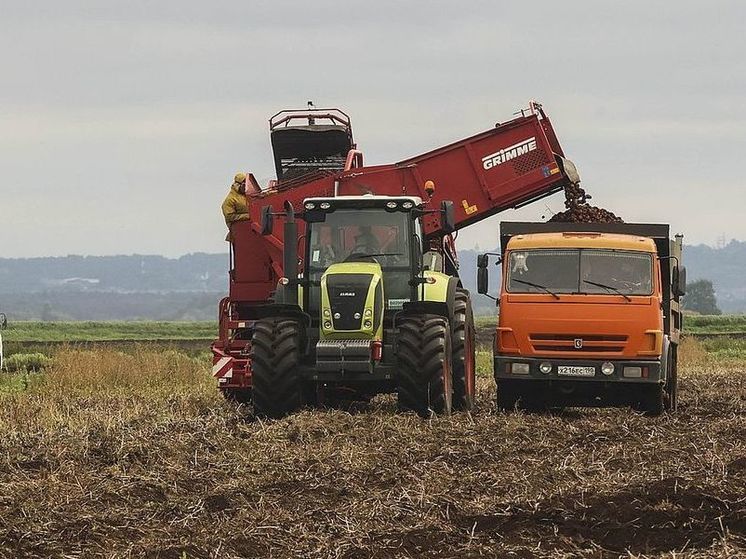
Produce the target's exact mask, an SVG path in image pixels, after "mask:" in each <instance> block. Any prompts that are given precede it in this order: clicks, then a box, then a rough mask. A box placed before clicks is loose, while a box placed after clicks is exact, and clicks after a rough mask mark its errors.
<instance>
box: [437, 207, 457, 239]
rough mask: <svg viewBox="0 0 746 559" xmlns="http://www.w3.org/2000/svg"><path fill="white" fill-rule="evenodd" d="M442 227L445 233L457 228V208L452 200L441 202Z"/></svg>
mask: <svg viewBox="0 0 746 559" xmlns="http://www.w3.org/2000/svg"><path fill="white" fill-rule="evenodd" d="M440 228H441V229H442V230H443V231H444V232H445V233H453V232H454V231H455V230H456V210H455V209H454V208H453V202H451V201H450V200H443V201H442V202H441V203H440Z"/></svg>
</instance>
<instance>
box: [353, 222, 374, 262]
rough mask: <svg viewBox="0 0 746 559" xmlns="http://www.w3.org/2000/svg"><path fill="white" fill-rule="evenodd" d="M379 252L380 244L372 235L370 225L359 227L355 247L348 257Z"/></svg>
mask: <svg viewBox="0 0 746 559" xmlns="http://www.w3.org/2000/svg"><path fill="white" fill-rule="evenodd" d="M380 252H381V243H380V242H379V241H378V237H376V236H375V235H374V234H373V231H372V230H371V228H370V225H361V226H360V229H359V233H358V234H357V235H356V236H355V247H354V248H353V249H352V252H351V253H350V255H353V254H360V255H364V254H378V253H380Z"/></svg>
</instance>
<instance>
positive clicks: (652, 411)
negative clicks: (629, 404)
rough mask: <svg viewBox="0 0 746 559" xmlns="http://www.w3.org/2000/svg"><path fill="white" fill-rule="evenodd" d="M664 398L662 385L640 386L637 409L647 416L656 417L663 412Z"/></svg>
mask: <svg viewBox="0 0 746 559" xmlns="http://www.w3.org/2000/svg"><path fill="white" fill-rule="evenodd" d="M665 400H666V394H665V392H664V390H663V386H662V385H660V384H655V385H652V386H642V387H641V391H640V403H639V406H638V407H637V409H638V410H639V411H641V412H643V413H644V414H645V415H646V416H648V417H658V416H659V415H660V414H662V413H663V409H664V407H665Z"/></svg>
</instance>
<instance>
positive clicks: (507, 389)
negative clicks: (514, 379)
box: [497, 380, 519, 411]
mask: <svg viewBox="0 0 746 559" xmlns="http://www.w3.org/2000/svg"><path fill="white" fill-rule="evenodd" d="M518 399H519V395H518V393H517V391H516V389H515V387H514V386H513V385H512V383H511V382H510V381H504V380H503V381H500V380H498V381H497V409H499V410H502V411H513V410H515V407H516V404H518Z"/></svg>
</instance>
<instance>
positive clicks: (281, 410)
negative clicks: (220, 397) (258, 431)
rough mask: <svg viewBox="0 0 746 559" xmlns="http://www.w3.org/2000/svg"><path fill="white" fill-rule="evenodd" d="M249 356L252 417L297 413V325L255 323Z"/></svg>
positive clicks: (292, 322) (284, 321)
mask: <svg viewBox="0 0 746 559" xmlns="http://www.w3.org/2000/svg"><path fill="white" fill-rule="evenodd" d="M250 356H251V372H252V375H251V378H252V391H253V399H254V413H255V414H256V415H257V416H261V417H270V418H279V417H283V416H284V415H287V414H289V413H292V412H294V411H295V410H297V409H298V408H299V407H300V406H301V403H302V399H301V391H302V386H301V382H300V378H299V377H298V363H299V362H300V324H298V322H297V321H296V320H293V319H290V318H283V317H276V318H267V319H263V320H259V321H258V322H256V324H255V325H254V337H253V339H252V341H251V354H250Z"/></svg>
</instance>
